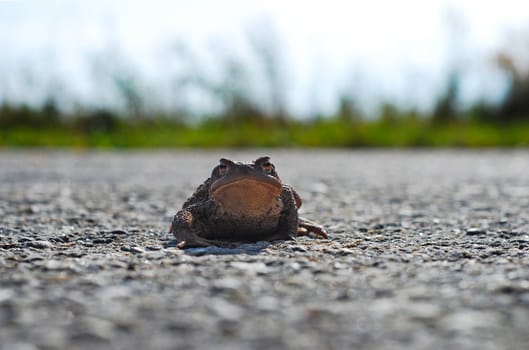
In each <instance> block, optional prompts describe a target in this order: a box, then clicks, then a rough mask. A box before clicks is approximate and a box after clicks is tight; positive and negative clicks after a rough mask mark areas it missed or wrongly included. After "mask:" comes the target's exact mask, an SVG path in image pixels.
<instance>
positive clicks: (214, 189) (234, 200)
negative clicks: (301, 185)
mask: <svg viewBox="0 0 529 350" xmlns="http://www.w3.org/2000/svg"><path fill="white" fill-rule="evenodd" d="M281 191H282V185H281V182H280V181H279V180H278V179H276V178H274V177H272V176H268V175H266V174H259V173H256V174H245V175H244V176H237V177H231V178H226V179H224V178H222V179H219V180H217V181H216V182H215V183H214V184H213V185H212V186H211V195H212V197H213V198H214V199H215V200H216V201H217V202H218V203H219V204H220V205H221V206H222V207H223V209H224V210H225V211H226V212H227V213H230V214H233V215H237V216H248V217H258V216H262V215H266V214H267V213H269V212H270V211H271V210H273V208H274V207H276V206H277V205H278V201H279V198H280V195H281Z"/></svg>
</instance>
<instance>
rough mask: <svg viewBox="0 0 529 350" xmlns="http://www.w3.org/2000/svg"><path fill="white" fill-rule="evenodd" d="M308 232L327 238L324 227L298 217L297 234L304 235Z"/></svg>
mask: <svg viewBox="0 0 529 350" xmlns="http://www.w3.org/2000/svg"><path fill="white" fill-rule="evenodd" d="M310 233H313V234H315V235H316V236H320V237H322V238H329V237H328V236H327V232H326V231H325V229H324V228H323V227H322V226H321V225H318V224H317V223H315V222H313V221H310V220H308V219H305V218H299V221H298V236H306V235H308V234H310Z"/></svg>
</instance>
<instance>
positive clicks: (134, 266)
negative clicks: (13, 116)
mask: <svg viewBox="0 0 529 350" xmlns="http://www.w3.org/2000/svg"><path fill="white" fill-rule="evenodd" d="M264 154H268V155H270V156H271V157H272V161H273V162H274V163H275V164H276V167H277V169H278V172H279V175H280V176H281V178H282V180H283V181H284V182H286V183H289V184H291V185H293V186H294V187H295V188H296V189H297V190H298V191H299V192H300V194H301V196H302V197H303V199H304V205H303V207H302V214H303V215H304V216H305V217H308V218H310V219H313V220H315V221H318V222H320V223H323V224H325V226H326V228H327V229H328V231H329V234H330V238H329V240H322V239H311V238H300V239H297V240H296V241H291V242H276V243H273V244H270V243H269V242H259V243H257V244H253V245H242V246H239V247H237V248H233V249H190V250H187V251H181V250H178V249H177V248H176V247H175V241H174V240H173V238H172V237H171V236H170V235H169V234H168V233H167V229H168V228H169V224H170V220H171V217H172V215H173V214H174V213H175V212H176V211H177V210H178V209H179V208H180V206H181V205H182V203H183V201H184V200H185V199H186V198H187V196H188V195H190V194H191V193H192V191H193V190H194V189H195V187H196V186H198V185H199V184H200V183H201V182H202V181H203V180H204V179H206V178H207V177H208V176H209V174H210V172H211V169H212V167H213V166H214V165H216V163H217V161H218V158H220V157H221V156H223V157H230V158H232V159H239V160H250V159H255V158H257V156H260V155H264ZM528 344H529V151H526V150H519V151H513V150H508V151H459V150H452V151H313V150H306V151H305V150H304V151H301V150H300V151H278V150H262V151H261V150H255V151H244V152H239V151H232V150H226V151H222V150H217V151H165V152H134V153H129V152H115V153H75V152H49V151H20V152H15V151H3V152H0V349H2V350H32V349H101V348H105V349H207V348H213V349H248V348H255V349H281V348H290V349H430V350H431V349H527V348H528V347H529V345H528Z"/></svg>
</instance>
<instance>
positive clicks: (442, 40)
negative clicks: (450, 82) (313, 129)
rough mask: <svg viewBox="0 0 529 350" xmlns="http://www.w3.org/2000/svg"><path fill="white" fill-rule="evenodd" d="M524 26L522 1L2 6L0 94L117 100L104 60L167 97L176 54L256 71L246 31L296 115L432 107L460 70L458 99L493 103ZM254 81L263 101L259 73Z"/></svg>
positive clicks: (25, 1) (120, 1) (131, 1)
mask: <svg viewBox="0 0 529 350" xmlns="http://www.w3.org/2000/svg"><path fill="white" fill-rule="evenodd" d="M528 24H529V6H525V5H524V2H523V1H516V0H503V1H501V2H498V1H483V0H482V1H475V0H459V1H447V0H428V1H424V0H400V1H389V0H371V1H354V0H352V1H339V0H326V1H310V2H301V1H289V2H286V1H284V0H283V1H278V0H267V1H249V0H247V1H243V0H224V1H213V0H189V1H186V0H150V1H139V0H114V1H111V0H107V1H104V0H92V1H81V0H0V45H1V46H0V48H3V50H2V51H3V52H2V53H1V54H0V96H2V97H3V98H9V99H14V100H23V101H29V102H38V101H39V99H42V98H43V96H45V95H46V94H49V93H50V91H51V92H55V93H57V92H60V94H61V95H62V96H68V98H71V99H79V100H84V101H91V102H93V103H97V101H103V102H104V103H112V101H111V99H110V97H108V96H107V94H104V93H102V92H101V91H100V90H99V89H98V80H97V77H94V75H97V74H96V73H94V69H93V65H94V63H93V62H94V61H96V59H97V58H99V61H98V62H100V64H101V61H102V63H103V64H104V63H105V62H113V60H118V58H121V59H123V61H124V62H126V66H128V67H130V70H132V71H134V72H136V73H138V76H141V77H142V79H143V81H144V82H145V88H146V89H147V90H148V89H149V88H150V87H153V86H156V87H158V88H159V89H160V90H171V82H170V79H169V76H170V75H171V72H173V71H172V69H178V68H176V66H177V64H175V62H176V61H177V60H178V57H177V52H178V51H177V48H178V47H181V46H182V45H183V46H185V47H187V49H188V50H190V51H191V52H193V54H194V56H195V59H196V62H195V63H196V65H197V66H200V69H201V70H202V71H204V72H208V74H211V75H215V66H218V65H219V61H222V58H225V57H224V56H226V55H227V54H229V55H231V56H234V57H238V58H241V59H242V60H246V61H251V60H252V59H253V63H254V66H255V61H256V58H255V55H253V56H252V51H251V45H250V44H249V42H248V37H249V35H248V33H252V32H253V33H256V32H265V33H268V35H269V37H270V38H272V39H273V40H274V45H276V47H277V48H278V50H279V51H278V52H279V53H280V55H279V57H280V63H281V64H280V67H279V70H280V73H281V77H282V79H281V81H282V82H283V86H282V87H283V90H284V94H285V99H286V104H287V107H288V109H289V110H290V111H291V112H292V113H294V114H300V115H303V114H310V113H328V112H331V111H332V110H333V109H335V108H336V105H337V96H339V95H340V94H346V95H351V96H353V97H354V98H355V99H356V100H357V101H358V103H359V104H360V105H361V107H362V108H366V109H368V110H369V109H370V108H374V106H376V105H377V104H378V103H379V102H380V101H382V100H384V101H390V102H393V103H397V104H399V105H403V106H411V107H418V108H420V109H428V108H430V107H431V105H432V103H433V101H434V100H435V98H436V96H437V95H438V94H439V93H440V91H442V89H443V87H444V86H445V84H446V81H447V79H448V78H447V77H448V73H449V72H450V71H453V70H454V69H458V70H460V71H463V73H464V74H463V82H462V87H461V89H462V100H463V103H465V102H468V101H473V100H477V99H487V100H495V99H496V100H497V99H499V98H501V94H502V93H503V92H504V90H505V88H506V86H507V80H506V78H505V76H503V75H502V74H500V72H499V71H498V70H497V69H496V68H495V67H494V65H493V64H492V60H493V57H494V55H495V53H497V52H498V51H499V50H503V49H505V48H506V47H507V48H510V47H511V46H514V44H513V43H511V42H510V41H511V40H514V39H513V37H516V35H519V34H520V33H525V34H527V35H526V37H527V41H526V43H528V44H527V46H528V47H529V25H528ZM270 33H271V34H270ZM184 67H185V66H184ZM179 69H182V66H180V68H179ZM217 73H218V72H217ZM253 81H255V82H256V83H255V84H254V85H255V87H254V90H255V92H254V94H255V95H256V96H260V94H261V95H262V97H263V99H265V96H264V95H265V92H264V91H265V90H266V89H265V88H264V87H262V86H260V84H259V82H260V81H262V76H261V78H259V75H258V74H257V73H256V75H255V79H254V80H253ZM99 82H100V81H99ZM261 85H262V84H261ZM68 98H66V97H65V99H68ZM157 98H158V99H159V101H158V102H157V103H160V104H167V105H171V103H172V102H171V100H172V99H176V97H175V96H174V93H170V92H167V93H160V94H159V96H158V97H157ZM105 99H107V100H106V101H105ZM108 99H110V100H108ZM191 100H193V99H192V98H191ZM193 103H194V104H195V105H196V106H197V108H198V109H200V105H206V106H207V105H208V102H207V101H204V100H201V99H200V98H198V99H196V100H195V101H194V102H193Z"/></svg>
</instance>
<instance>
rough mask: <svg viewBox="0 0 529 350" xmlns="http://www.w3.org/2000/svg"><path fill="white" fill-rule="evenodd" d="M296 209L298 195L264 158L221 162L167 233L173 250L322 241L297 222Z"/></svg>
mask: <svg viewBox="0 0 529 350" xmlns="http://www.w3.org/2000/svg"><path fill="white" fill-rule="evenodd" d="M301 203H302V201H301V197H300V196H299V194H298V193H297V192H296V191H295V190H294V189H293V188H292V187H291V186H289V185H286V184H283V183H282V182H281V180H280V179H279V176H278V175H277V172H276V168H275V166H274V164H272V163H271V162H270V157H260V158H258V159H256V160H255V161H253V162H249V163H245V162H234V161H231V160H229V159H225V158H222V159H220V163H219V164H218V165H217V166H215V167H214V168H213V171H212V173H211V176H210V177H209V178H208V179H207V180H206V181H205V182H204V183H203V184H202V185H200V186H199V187H198V188H197V189H196V190H195V192H194V193H193V195H192V196H191V197H189V198H188V199H187V201H186V202H185V203H184V205H183V207H182V209H181V210H180V211H178V212H177V213H176V215H175V216H174V219H173V222H172V224H171V228H170V231H171V232H172V233H173V234H174V236H175V237H176V239H177V241H178V247H179V248H188V247H204V246H210V245H216V246H228V245H229V244H231V243H232V242H236V241H237V242H257V241H262V240H265V241H273V240H289V239H293V238H294V237H297V236H301V235H310V234H312V235H315V236H319V237H322V238H327V233H326V232H325V230H324V229H323V227H322V226H320V225H318V224H316V223H314V222H312V221H310V220H307V219H304V218H301V217H299V216H298V209H299V207H300V206H301Z"/></svg>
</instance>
